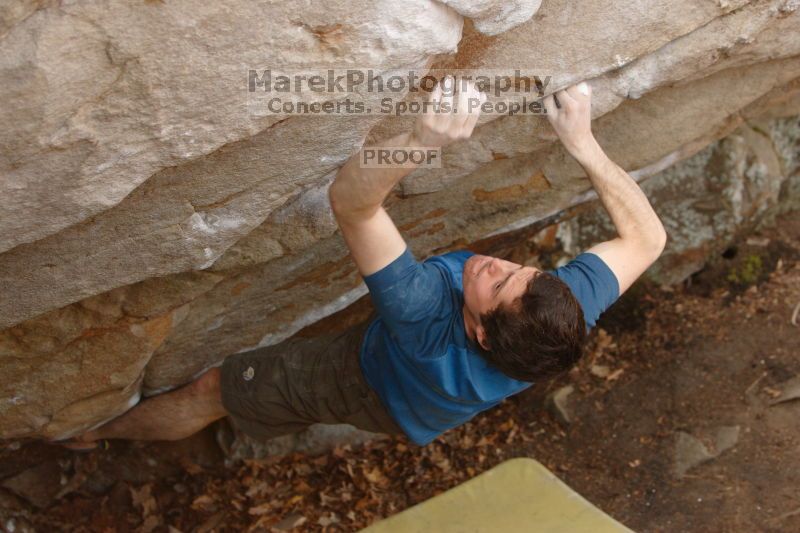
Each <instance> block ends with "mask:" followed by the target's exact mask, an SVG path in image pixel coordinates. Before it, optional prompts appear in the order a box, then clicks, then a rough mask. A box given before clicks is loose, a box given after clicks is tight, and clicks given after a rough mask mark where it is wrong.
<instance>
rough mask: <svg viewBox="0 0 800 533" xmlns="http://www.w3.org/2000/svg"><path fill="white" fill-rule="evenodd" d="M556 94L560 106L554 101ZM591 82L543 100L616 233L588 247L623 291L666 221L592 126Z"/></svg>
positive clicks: (657, 249) (649, 256)
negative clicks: (602, 145) (601, 142)
mask: <svg viewBox="0 0 800 533" xmlns="http://www.w3.org/2000/svg"><path fill="white" fill-rule="evenodd" d="M556 99H557V101H558V105H557V104H556ZM591 103H592V91H591V87H590V86H589V85H588V84H586V83H581V84H579V85H575V86H572V87H569V88H567V89H564V90H562V91H559V92H558V93H556V94H555V95H550V96H548V97H547V98H545V99H544V105H545V108H546V109H547V118H548V119H549V121H550V124H551V125H552V126H553V129H555V131H556V133H557V134H558V137H559V138H560V139H561V142H562V143H563V144H564V147H565V148H566V149H567V151H568V152H569V153H570V154H571V155H572V156H573V157H574V158H575V159H576V160H577V161H578V162H579V163H580V164H581V166H583V168H584V170H586V174H587V176H588V177H589V180H590V181H591V182H592V186H594V189H595V191H597V196H599V197H600V201H601V202H602V203H603V207H605V208H606V211H607V212H608V214H609V216H610V217H611V220H612V222H613V223H614V227H615V228H616V230H617V234H618V236H617V237H616V238H615V239H611V240H609V241H606V242H602V243H600V244H597V245H595V246H593V247H592V248H590V249H589V250H588V251H589V252H591V253H593V254H595V255H597V256H598V257H600V258H601V259H602V260H603V261H604V262H605V263H606V265H608V267H609V268H610V269H611V271H612V272H613V273H614V275H615V276H616V278H617V281H618V282H619V294H622V293H623V292H625V291H626V290H627V289H628V288H629V287H630V286H631V285H632V284H633V282H634V281H636V279H637V278H638V277H639V276H641V275H642V274H643V273H644V271H645V270H647V269H648V268H649V267H650V265H652V264H653V263H654V262H655V261H656V259H658V257H659V255H661V252H662V251H663V250H664V245H665V244H666V241H667V234H666V232H665V231H664V226H663V225H662V224H661V221H660V220H659V218H658V215H657V214H656V212H655V211H654V210H653V206H651V205H650V202H649V201H648V200H647V196H645V194H644V192H643V191H642V189H641V188H639V185H638V184H637V183H636V181H635V180H634V179H633V178H631V176H630V175H629V174H628V173H627V172H625V171H624V170H623V169H622V168H621V167H620V166H619V165H617V164H616V163H614V162H613V161H612V160H611V159H610V158H609V157H608V156H607V155H606V154H605V152H604V151H603V149H602V148H601V147H600V145H599V144H598V142H597V140H596V139H595V137H594V135H593V134H592V129H591Z"/></svg>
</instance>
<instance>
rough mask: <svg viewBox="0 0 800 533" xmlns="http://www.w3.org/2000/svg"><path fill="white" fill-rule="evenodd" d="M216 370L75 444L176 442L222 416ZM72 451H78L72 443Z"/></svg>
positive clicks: (116, 420) (82, 437) (147, 402)
mask: <svg viewBox="0 0 800 533" xmlns="http://www.w3.org/2000/svg"><path fill="white" fill-rule="evenodd" d="M219 378H220V371H219V368H212V369H210V370H208V371H207V372H205V373H204V374H202V375H201V376H200V377H199V378H197V379H196V380H195V381H193V382H192V383H189V384H187V385H184V386H183V387H181V388H179V389H176V390H174V391H171V392H167V393H164V394H159V395H158V396H154V397H152V398H148V399H146V400H144V401H142V402H141V403H139V404H138V405H137V406H136V407H134V408H133V409H131V410H129V411H128V412H126V413H125V414H123V415H121V416H120V417H118V418H115V419H114V420H111V421H110V422H108V423H107V424H105V425H103V426H100V427H99V428H97V429H95V430H92V431H88V432H86V433H84V434H83V435H80V436H79V437H77V438H76V439H74V440H75V441H78V442H93V441H96V440H100V439H132V440H180V439H183V438H185V437H188V436H190V435H193V434H194V433H196V432H198V431H200V430H201V429H203V428H204V427H206V426H207V425H209V424H210V423H212V422H214V421H215V420H218V419H220V418H222V417H224V416H225V414H226V413H225V409H224V408H223V407H222V399H221V393H220V386H219V384H220V379H219ZM74 447H75V448H80V446H79V445H77V444H76V446H74Z"/></svg>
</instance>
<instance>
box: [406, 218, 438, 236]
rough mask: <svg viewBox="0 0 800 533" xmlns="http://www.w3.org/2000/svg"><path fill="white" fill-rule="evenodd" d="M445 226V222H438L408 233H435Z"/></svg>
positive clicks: (410, 234) (412, 234)
mask: <svg viewBox="0 0 800 533" xmlns="http://www.w3.org/2000/svg"><path fill="white" fill-rule="evenodd" d="M444 227H445V224H444V222H437V223H436V224H433V225H431V226H428V227H427V228H422V229H419V230H417V231H411V232H409V233H408V235H409V236H410V237H419V236H420V235H434V234H436V233H439V232H440V231H442V230H443V229H444Z"/></svg>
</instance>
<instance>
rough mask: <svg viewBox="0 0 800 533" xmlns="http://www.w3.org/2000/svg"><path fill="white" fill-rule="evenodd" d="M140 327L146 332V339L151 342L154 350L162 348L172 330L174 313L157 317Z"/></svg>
mask: <svg viewBox="0 0 800 533" xmlns="http://www.w3.org/2000/svg"><path fill="white" fill-rule="evenodd" d="M139 325H140V326H141V328H142V330H143V331H144V334H145V337H147V339H148V340H149V341H150V345H151V346H153V347H154V348H155V347H158V346H161V344H162V343H163V342H164V339H166V338H167V335H169V332H170V330H171V329H172V313H166V314H164V315H161V316H157V317H156V318H153V319H151V320H148V321H146V322H142V323H141V324H139Z"/></svg>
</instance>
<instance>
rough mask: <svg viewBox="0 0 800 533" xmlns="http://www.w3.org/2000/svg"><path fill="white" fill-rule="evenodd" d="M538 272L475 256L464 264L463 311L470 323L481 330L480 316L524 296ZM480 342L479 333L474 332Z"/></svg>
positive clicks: (530, 268) (482, 256)
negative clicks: (467, 315) (529, 283)
mask: <svg viewBox="0 0 800 533" xmlns="http://www.w3.org/2000/svg"><path fill="white" fill-rule="evenodd" d="M538 272H540V270H539V269H537V268H534V267H528V266H522V265H519V264H517V263H512V262H511V261H504V260H503V259H498V258H497V257H489V256H487V255H473V256H472V257H470V258H469V259H467V262H466V263H464V274H463V282H464V307H465V309H464V312H465V314H469V315H470V317H469V318H467V317H465V318H467V321H468V322H470V321H471V322H472V323H473V324H474V326H475V327H476V328H479V324H480V315H483V314H486V313H488V312H489V311H491V310H493V309H495V308H497V306H499V305H510V304H511V303H512V302H514V300H516V299H517V298H519V297H520V296H522V294H523V293H524V292H525V288H526V287H527V285H528V282H529V281H530V280H531V278H532V277H533V276H535V275H536V274H537V273H538ZM475 333H476V334H477V336H478V338H479V339H480V335H479V333H480V332H479V331H476V332H475Z"/></svg>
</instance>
